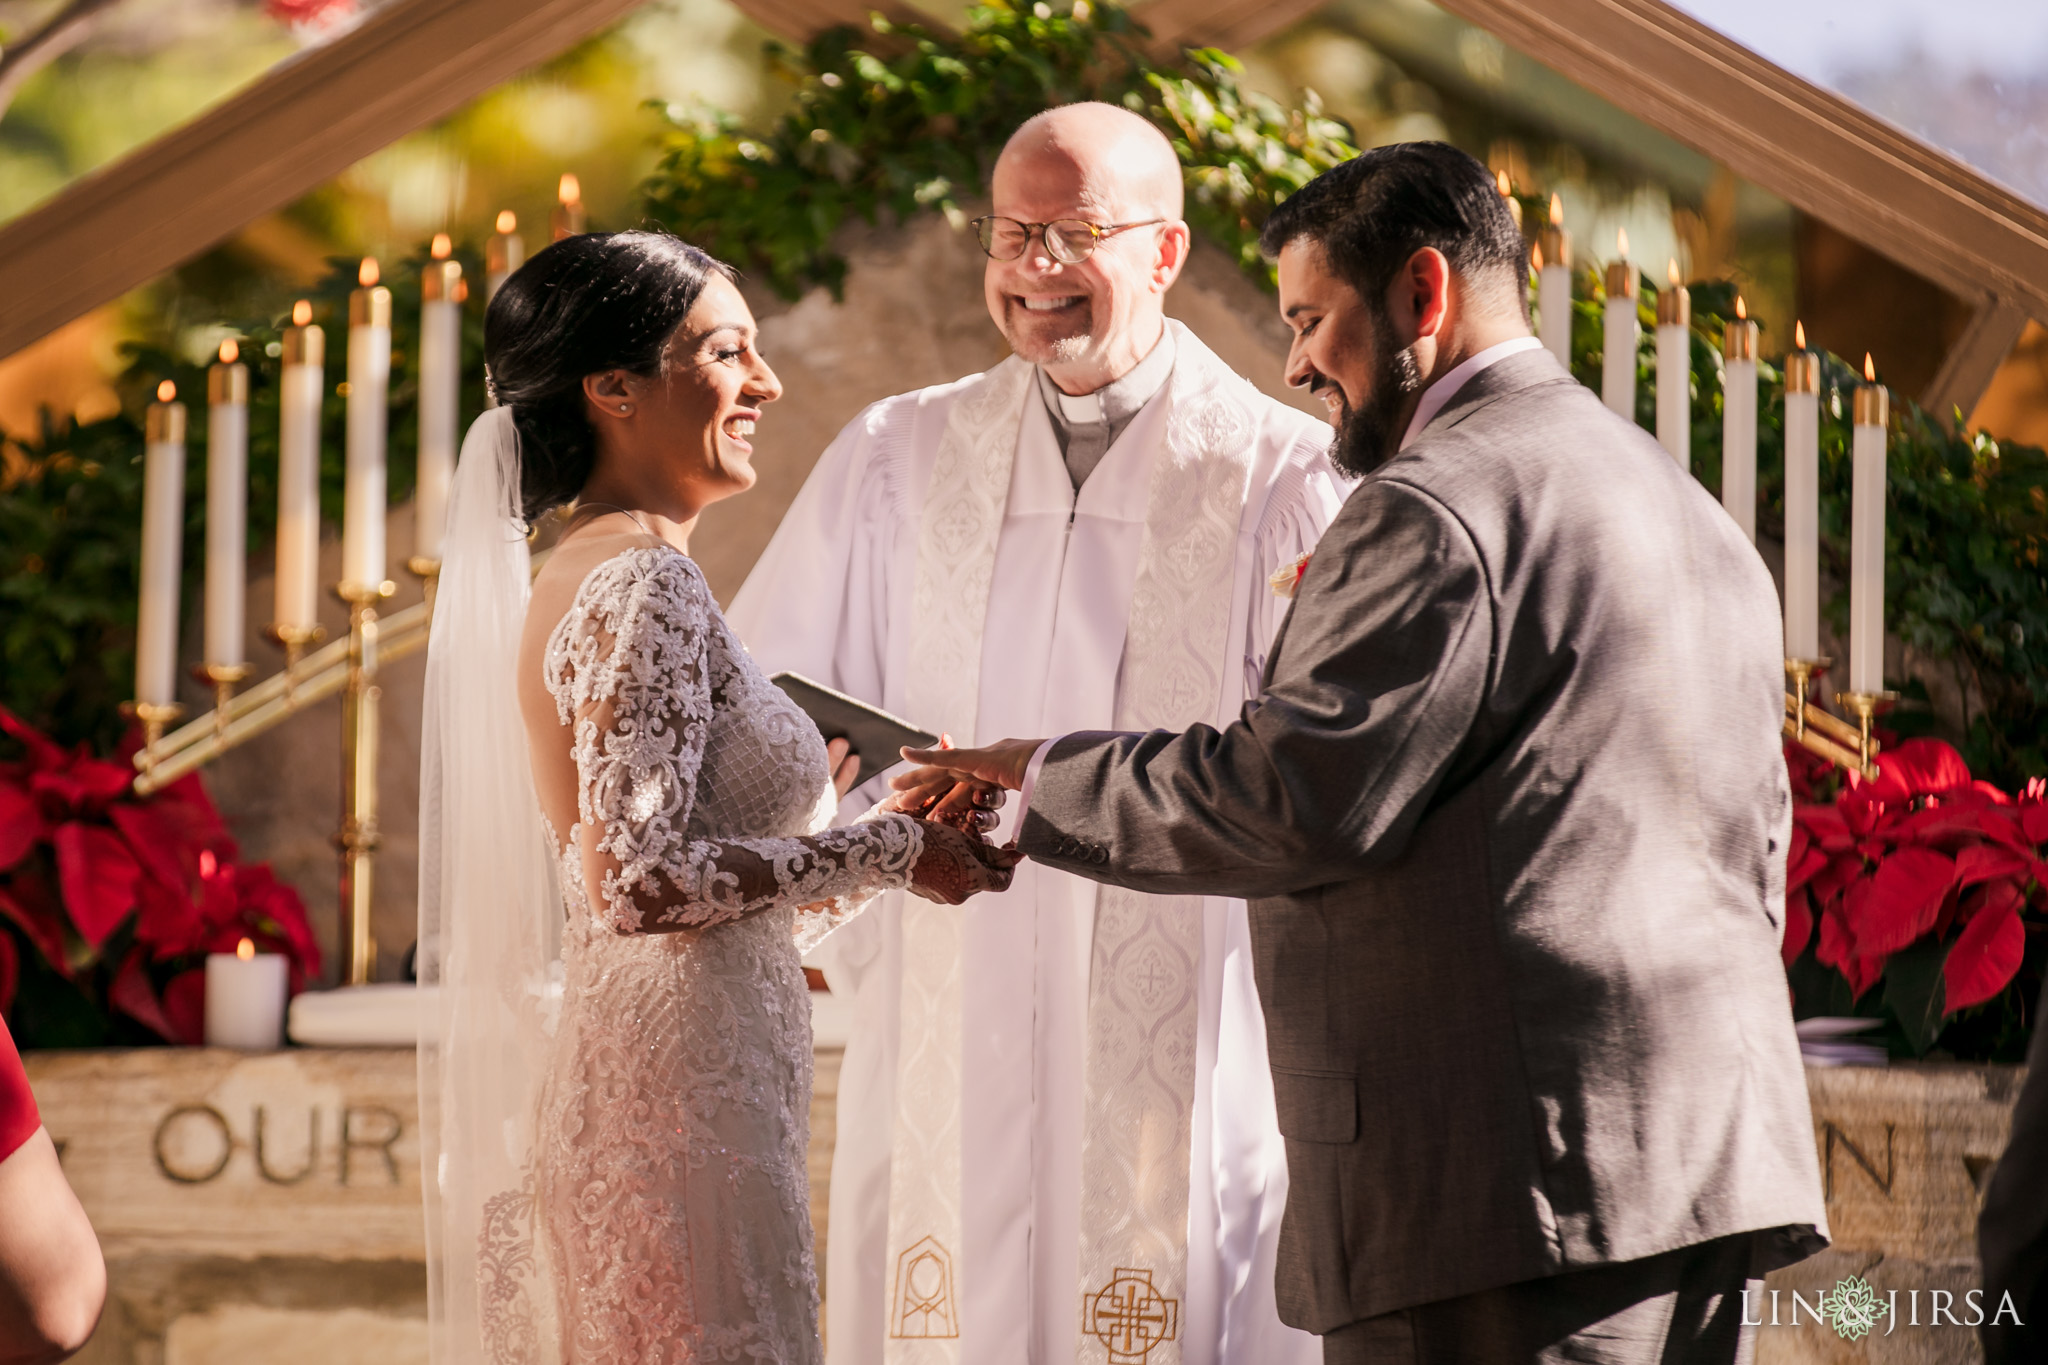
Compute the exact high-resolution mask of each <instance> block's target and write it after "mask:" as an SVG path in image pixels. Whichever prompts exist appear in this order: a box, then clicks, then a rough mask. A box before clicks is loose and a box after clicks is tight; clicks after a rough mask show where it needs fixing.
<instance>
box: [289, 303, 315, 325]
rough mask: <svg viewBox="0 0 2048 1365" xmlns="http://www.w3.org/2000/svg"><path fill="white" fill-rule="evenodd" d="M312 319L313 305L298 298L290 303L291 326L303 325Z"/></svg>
mask: <svg viewBox="0 0 2048 1365" xmlns="http://www.w3.org/2000/svg"><path fill="white" fill-rule="evenodd" d="M312 320H313V305H312V304H310V303H308V302H306V301H305V300H304V299H300V300H299V301H298V302H297V303H295V304H293V305H292V326H294V327H304V326H305V325H306V324H307V323H309V322H311V321H312Z"/></svg>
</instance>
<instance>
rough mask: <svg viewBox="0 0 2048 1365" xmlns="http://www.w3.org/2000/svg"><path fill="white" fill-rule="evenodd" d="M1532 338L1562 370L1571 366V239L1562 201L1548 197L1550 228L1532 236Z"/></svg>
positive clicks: (1554, 197)
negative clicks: (1535, 261) (1536, 257)
mask: <svg viewBox="0 0 2048 1365" xmlns="http://www.w3.org/2000/svg"><path fill="white" fill-rule="evenodd" d="M1536 251H1537V254H1538V255H1539V257H1540V258H1541V260H1540V263H1539V265H1538V266H1537V270H1536V335H1537V337H1538V338H1539V339H1540V340H1541V341H1542V342H1543V346H1544V349H1545V350H1547V351H1549V352H1550V353H1551V354H1552V355H1554V356H1556V357H1557V363H1558V364H1560V365H1563V366H1564V367H1565V368H1566V369H1570V368H1571V363H1572V239H1571V235H1570V234H1569V233H1567V232H1566V231H1565V230H1564V201H1563V200H1561V199H1559V198H1558V197H1557V196H1556V195H1554V194H1553V195H1551V196H1550V225H1549V226H1548V227H1546V228H1544V229H1542V230H1541V231H1540V232H1538V233H1537V234H1536Z"/></svg>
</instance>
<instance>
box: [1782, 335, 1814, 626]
mask: <svg viewBox="0 0 2048 1365" xmlns="http://www.w3.org/2000/svg"><path fill="white" fill-rule="evenodd" d="M1797 346H1798V349H1796V350H1794V351H1793V352H1792V354H1790V355H1788V356H1786V357H1785V657H1786V658H1788V659H1818V658H1819V657H1821V653H1820V357H1819V356H1818V355H1816V354H1814V353H1813V352H1812V351H1809V350H1807V349H1806V328H1805V327H1804V326H1803V325H1802V326H1800V327H1799V328H1798V334H1797Z"/></svg>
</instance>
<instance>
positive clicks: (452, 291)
mask: <svg viewBox="0 0 2048 1365" xmlns="http://www.w3.org/2000/svg"><path fill="white" fill-rule="evenodd" d="M450 250H451V244H450V243H449V241H448V236H447V234H446V233H439V234H436V235H435V237H434V246H433V257H434V259H433V261H432V263H431V264H429V265H428V266H427V269H426V273H425V274H423V275H422V276H421V277H420V441H419V491H418V492H417V493H416V494H415V496H414V499H413V554H414V556H415V557H416V558H419V559H430V560H434V561H435V562H437V563H438V562H439V560H440V558H441V538H442V536H443V534H444V533H445V532H446V530H447V525H448V489H449V486H450V485H451V484H452V483H453V482H454V480H455V447H456V441H457V439H458V434H457V430H456V427H457V412H456V404H457V391H458V390H457V386H458V384H459V382H460V380H461V375H462V301H463V299H465V298H466V297H468V291H467V287H466V286H465V285H464V283H463V280H462V265H461V263H460V262H457V261H451V260H449V259H447V258H448V254H449V252H450Z"/></svg>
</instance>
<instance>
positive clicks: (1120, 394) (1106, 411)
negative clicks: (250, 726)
mask: <svg viewBox="0 0 2048 1365" xmlns="http://www.w3.org/2000/svg"><path fill="white" fill-rule="evenodd" d="M1173 355H1174V350H1173V329H1172V328H1170V327H1162V328H1160V329H1159V341H1158V344H1156V345H1155V346H1153V348H1152V350H1151V352H1150V353H1149V354H1147V355H1146V357H1145V358H1144V359H1143V360H1141V361H1139V362H1138V363H1137V364H1135V365H1133V366H1132V367H1131V368H1130V369H1129V370H1127V371H1125V372H1124V373H1123V375H1121V376H1120V377H1118V378H1116V379H1112V380H1111V381H1110V382H1109V383H1107V384H1104V385H1103V386H1102V387H1101V388H1099V389H1097V390H1096V391H1095V392H1093V393H1084V394H1078V395H1077V394H1071V393H1063V392H1061V390H1060V386H1059V385H1057V384H1055V383H1053V382H1052V380H1051V378H1049V377H1048V376H1047V375H1046V373H1045V370H1044V369H1043V368H1042V367H1041V368H1040V369H1039V371H1038V393H1039V396H1040V397H1041V398H1042V399H1044V401H1045V410H1046V413H1047V415H1049V416H1050V417H1051V418H1052V428H1053V433H1054V435H1056V436H1057V437H1058V438H1059V443H1060V453H1061V454H1062V455H1066V454H1068V453H1069V452H1070V449H1071V447H1073V446H1074V445H1075V444H1076V442H1075V436H1076V433H1077V432H1079V433H1080V434H1081V436H1082V438H1083V439H1082V440H1081V441H1080V444H1081V445H1083V446H1085V447H1088V448H1089V450H1090V452H1091V453H1092V454H1093V455H1094V460H1091V461H1089V462H1088V469H1087V470H1073V473H1074V475H1075V478H1074V486H1075V487H1076V488H1078V487H1080V485H1081V481H1082V480H1083V479H1085V478H1086V477H1087V475H1088V472H1089V471H1090V470H1092V469H1093V468H1094V464H1095V462H1096V461H1099V460H1100V459H1101V457H1102V455H1103V454H1104V453H1106V452H1107V451H1108V449H1109V447H1110V446H1112V445H1114V444H1116V438H1117V437H1119V436H1121V435H1123V432H1124V428H1125V427H1127V426H1129V425H1130V424H1131V419H1132V418H1133V417H1136V416H1137V415H1138V411H1139V409H1141V408H1143V407H1144V406H1145V405H1146V404H1147V403H1149V402H1151V401H1152V397H1153V395H1154V394H1156V393H1158V392H1159V390H1161V389H1162V388H1164V387H1166V379H1167V376H1168V375H1170V374H1172V373H1173ZM1071 463H1072V462H1071V461H1070V462H1069V464H1070V468H1071Z"/></svg>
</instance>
